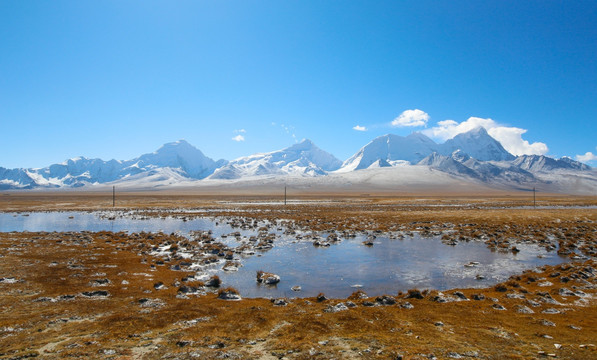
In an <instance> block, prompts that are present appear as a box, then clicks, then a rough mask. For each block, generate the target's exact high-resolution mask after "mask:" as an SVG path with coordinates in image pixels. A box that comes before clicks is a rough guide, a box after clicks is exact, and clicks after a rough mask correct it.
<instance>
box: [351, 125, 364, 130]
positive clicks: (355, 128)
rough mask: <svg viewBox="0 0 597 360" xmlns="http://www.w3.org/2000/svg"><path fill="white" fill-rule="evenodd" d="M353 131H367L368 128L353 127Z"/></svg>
mask: <svg viewBox="0 0 597 360" xmlns="http://www.w3.org/2000/svg"><path fill="white" fill-rule="evenodd" d="M352 129H353V130H356V131H367V128H366V127H365V126H361V125H355V126H353V127H352Z"/></svg>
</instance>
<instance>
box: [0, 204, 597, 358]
mask: <svg viewBox="0 0 597 360" xmlns="http://www.w3.org/2000/svg"><path fill="white" fill-rule="evenodd" d="M7 198H11V199H7ZM99 198H101V197H99V195H98V198H94V197H87V198H86V199H85V197H84V196H79V195H68V194H64V195H43V196H39V197H38V198H37V199H36V198H34V197H33V196H31V195H27V196H24V195H23V196H17V195H14V194H12V193H11V195H10V196H4V197H2V200H0V209H3V210H5V211H6V210H31V209H37V210H42V209H50V208H52V206H56V208H59V209H67V208H71V209H92V208H94V207H95V205H93V203H94V201H96V200H97V199H99ZM58 200H60V201H58ZM332 200H334V201H331V202H329V203H324V204H322V203H317V204H315V205H313V204H305V205H293V206H288V207H280V206H278V207H275V206H267V205H255V206H248V205H247V206H245V205H243V206H240V205H223V204H219V203H217V202H215V200H214V199H208V200H205V199H193V198H184V199H183V198H176V197H173V198H167V197H165V196H164V197H161V196H159V195H155V196H151V197H149V196H146V197H143V196H141V195H130V198H128V199H127V200H126V201H128V205H127V206H130V207H136V208H137V207H142V208H146V209H147V210H146V213H147V215H149V216H160V210H155V209H152V208H153V207H154V206H164V207H178V206H181V204H182V205H184V206H188V207H208V208H210V209H213V210H215V211H214V212H213V214H214V215H213V216H220V213H218V211H219V210H218V209H221V210H222V212H221V214H225V215H226V216H236V217H239V218H245V219H264V218H267V219H273V220H283V221H287V222H288V224H294V226H305V227H309V228H310V229H313V230H325V231H329V230H335V231H337V232H341V231H347V232H348V233H350V231H361V230H367V231H375V230H378V231H401V232H404V233H407V232H408V231H415V230H416V231H419V232H422V233H425V232H428V233H431V234H433V233H438V232H439V233H440V234H443V233H445V234H447V235H449V238H447V239H445V240H446V241H452V240H453V241H456V242H459V241H484V242H486V243H487V245H488V246H489V247H491V248H494V247H495V248H496V249H506V250H508V249H512V248H513V247H515V246H516V244H518V243H519V242H534V243H538V244H542V246H546V247H547V246H552V245H554V244H555V245H556V246H558V247H559V248H560V249H562V248H563V249H569V250H570V251H580V252H582V253H583V254H585V255H588V256H594V254H595V249H596V244H597V238H596V236H597V235H596V234H597V210H595V209H565V208H561V209H560V208H558V209H542V210H533V209H515V208H512V207H513V206H517V205H520V204H521V203H522V200H521V199H520V198H512V199H509V198H507V197H503V198H500V199H496V198H494V199H482V198H468V197H462V198H435V199H426V200H424V201H419V202H417V201H416V199H414V198H399V199H397V198H394V199H390V198H377V199H368V200H364V199H356V198H353V199H348V200H347V199H332ZM545 201H546V202H549V203H552V204H595V203H596V202H597V201H596V200H595V198H583V199H580V200H579V199H575V198H565V197H553V198H550V199H547V200H545ZM52 203H55V204H59V203H61V204H59V205H51V204H52ZM455 204H456V205H458V206H453V205H455ZM437 205H440V206H437ZM444 205H445V206H444ZM496 205H497V206H499V207H500V208H495V207H496ZM501 207H506V208H509V209H506V210H505V209H502V208H501ZM224 210H225V211H224ZM265 210H267V211H265ZM181 216H183V214H182V213H181ZM184 216H193V214H189V213H188V212H185V213H184ZM442 232H443V233H442ZM547 234H549V236H547ZM206 236H207V235H206ZM166 243H170V244H171V245H175V246H176V247H178V248H183V247H188V246H192V245H193V244H191V243H189V242H188V241H187V240H186V239H182V238H179V237H176V236H172V235H166V234H126V233H111V232H98V233H89V232H82V233H0V358H24V357H27V356H43V357H44V358H55V359H63V358H69V357H74V358H121V359H126V358H135V359H137V358H138V359H141V358H182V359H184V358H192V357H198V358H207V359H209V358H224V357H229V358H255V359H257V358H272V359H273V358H297V359H308V358H322V359H325V358H384V359H385V358H397V357H398V356H403V357H404V358H406V359H426V358H429V356H430V355H433V356H435V357H437V358H439V359H443V358H451V357H458V356H461V357H464V358H484V359H503V358H514V359H515V358H519V359H527V358H541V357H544V356H548V355H551V354H553V355H555V356H557V358H561V359H589V358H597V348H596V347H595V346H594V345H597V344H595V337H596V333H597V330H596V329H597V306H596V305H597V304H596V302H595V301H596V300H595V296H596V295H597V270H596V269H597V261H595V258H594V257H593V258H592V259H591V260H587V261H576V262H573V263H570V264H562V265H558V266H546V267H543V268H541V269H538V270H537V271H531V270H529V271H527V272H524V273H522V274H518V275H516V276H513V277H512V278H511V279H509V280H508V281H506V282H504V283H501V284H498V285H496V286H494V287H490V288H485V289H452V290H448V291H444V292H438V291H435V290H429V291H420V290H416V289H412V290H410V291H408V292H407V293H406V294H401V293H400V294H388V295H387V296H381V297H377V298H376V297H367V295H366V294H363V293H362V292H359V291H357V292H355V293H354V294H353V296H351V297H350V299H349V300H346V299H327V300H324V301H321V302H319V301H318V299H317V298H310V299H288V300H287V301H285V303H286V306H276V305H275V304H274V303H272V302H271V301H269V300H268V299H243V300H242V301H235V302H229V301H222V300H219V299H218V293H217V292H216V290H215V289H211V288H209V287H208V286H204V284H203V283H201V282H199V281H195V280H194V279H193V278H192V277H189V276H190V275H192V273H189V272H186V271H184V267H183V268H182V269H183V270H176V269H177V268H176V267H175V266H174V265H177V264H178V263H179V260H175V259H172V260H171V261H170V262H164V261H163V259H161V258H154V257H152V255H151V253H150V251H149V249H151V248H153V247H155V246H157V245H159V244H166ZM172 248H173V247H172V246H171V247H170V249H172ZM174 251H176V250H174ZM509 251H511V250H509ZM177 261H178V262H177ZM160 262H161V263H160ZM159 283H161V284H162V286H159V289H158V288H156V286H155V285H156V284H159ZM206 283H209V281H207V282H206ZM182 286H187V287H188V288H189V289H190V288H194V289H199V290H201V291H202V292H204V293H206V295H201V292H197V293H196V294H195V292H193V291H187V290H185V292H183V293H181V291H180V289H181V287H182ZM226 290H227V289H224V290H222V291H220V293H223V292H224V291H226ZM322 290H324V289H322ZM228 291H230V292H233V290H231V289H228ZM322 295H323V294H322ZM323 298H325V296H323V297H322V300H323ZM393 299H395V300H396V301H395V302H394V301H393ZM340 303H342V306H340ZM330 309H332V310H333V311H330Z"/></svg>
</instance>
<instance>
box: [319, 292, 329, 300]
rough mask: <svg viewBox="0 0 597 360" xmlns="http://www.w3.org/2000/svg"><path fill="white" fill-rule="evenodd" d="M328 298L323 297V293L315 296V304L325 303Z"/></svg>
mask: <svg viewBox="0 0 597 360" xmlns="http://www.w3.org/2000/svg"><path fill="white" fill-rule="evenodd" d="M327 299H328V298H326V297H325V295H324V294H323V293H319V294H318V295H317V302H323V301H326V300H327Z"/></svg>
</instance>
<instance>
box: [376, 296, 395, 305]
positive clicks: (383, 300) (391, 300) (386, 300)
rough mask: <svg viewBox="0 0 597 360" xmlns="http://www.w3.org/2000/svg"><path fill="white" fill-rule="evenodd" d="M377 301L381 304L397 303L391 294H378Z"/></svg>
mask: <svg viewBox="0 0 597 360" xmlns="http://www.w3.org/2000/svg"><path fill="white" fill-rule="evenodd" d="M375 301H377V302H378V303H379V304H381V305H395V304H396V299H394V298H393V297H391V296H389V295H383V296H378V297H377V298H375Z"/></svg>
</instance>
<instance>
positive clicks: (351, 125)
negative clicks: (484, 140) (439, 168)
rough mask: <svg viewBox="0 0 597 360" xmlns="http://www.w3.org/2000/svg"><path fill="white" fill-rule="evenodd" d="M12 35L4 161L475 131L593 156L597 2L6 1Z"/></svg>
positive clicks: (233, 151)
mask: <svg viewBox="0 0 597 360" xmlns="http://www.w3.org/2000/svg"><path fill="white" fill-rule="evenodd" d="M0 39H2V40H1V41H0V130H1V134H2V136H1V139H2V141H1V143H0V166H3V167H7V168H14V167H42V166H46V165H49V164H51V163H55V162H61V161H63V160H65V159H67V158H71V157H75V156H79V155H83V156H86V157H92V158H95V157H99V158H102V159H106V160H108V159H112V158H115V159H130V158H133V157H136V156H138V155H140V154H142V153H147V152H152V151H154V150H156V149H157V148H158V147H160V146H161V145H162V144H164V143H167V142H171V141H176V140H178V139H186V140H187V141H189V142H190V143H191V144H193V145H195V146H196V147H198V148H199V149H201V150H202V151H203V152H204V153H205V154H206V155H207V156H209V157H212V158H214V159H219V158H226V159H229V160H230V159H233V158H236V157H239V156H244V155H249V154H252V153H255V152H267V151H273V150H277V149H281V148H284V147H287V146H290V145H292V144H293V143H294V142H295V141H300V140H301V139H303V138H309V139H311V140H312V141H313V142H314V143H316V144H317V145H318V146H319V147H321V148H322V149H324V150H326V151H329V152H331V153H332V154H334V155H335V156H337V157H338V158H340V159H341V160H345V159H346V158H348V157H349V156H351V155H352V154H353V153H355V152H356V151H357V150H358V149H359V148H360V147H362V146H363V145H365V144H366V143H367V142H369V141H370V140H372V139H373V138H374V137H376V136H379V135H383V134H386V133H394V134H399V135H407V134H409V133H411V132H413V131H423V132H424V133H426V134H428V135H429V136H432V137H433V138H434V139H435V140H437V141H438V142H439V141H443V140H445V139H446V138H447V137H449V136H453V135H454V134H456V133H458V132H460V131H465V130H466V129H468V128H470V127H472V126H474V125H483V126H486V127H487V128H488V129H489V130H490V134H492V135H494V136H498V137H499V136H501V137H502V140H503V141H505V142H508V147H510V148H512V149H516V151H518V152H535V153H545V154H547V155H550V156H555V157H560V156H570V157H575V156H576V155H585V154H586V153H587V152H590V154H591V155H592V154H597V148H596V146H597V61H596V60H595V59H596V55H595V54H597V2H595V1H574V2H570V1H549V0H542V1H524V2H522V1H247V0H242V1H176V2H170V1H101V2H91V1H51V2H50V1H2V2H0ZM401 114H402V116H401ZM489 119H491V120H489ZM448 120H450V121H448ZM392 123H393V124H394V125H392ZM405 125H413V126H405ZM414 125H418V126H414ZM357 126H358V127H357ZM355 129H361V130H364V129H366V131H359V130H355ZM525 131H526V132H525ZM239 136H240V137H239ZM233 138H235V139H236V140H242V139H244V140H242V141H235V140H233ZM525 141H526V142H528V143H525ZM508 147H507V148H508ZM591 155H588V154H587V155H586V156H585V157H582V159H585V160H587V161H589V163H590V164H592V165H597V162H595V161H590V159H591V158H592V157H591Z"/></svg>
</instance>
